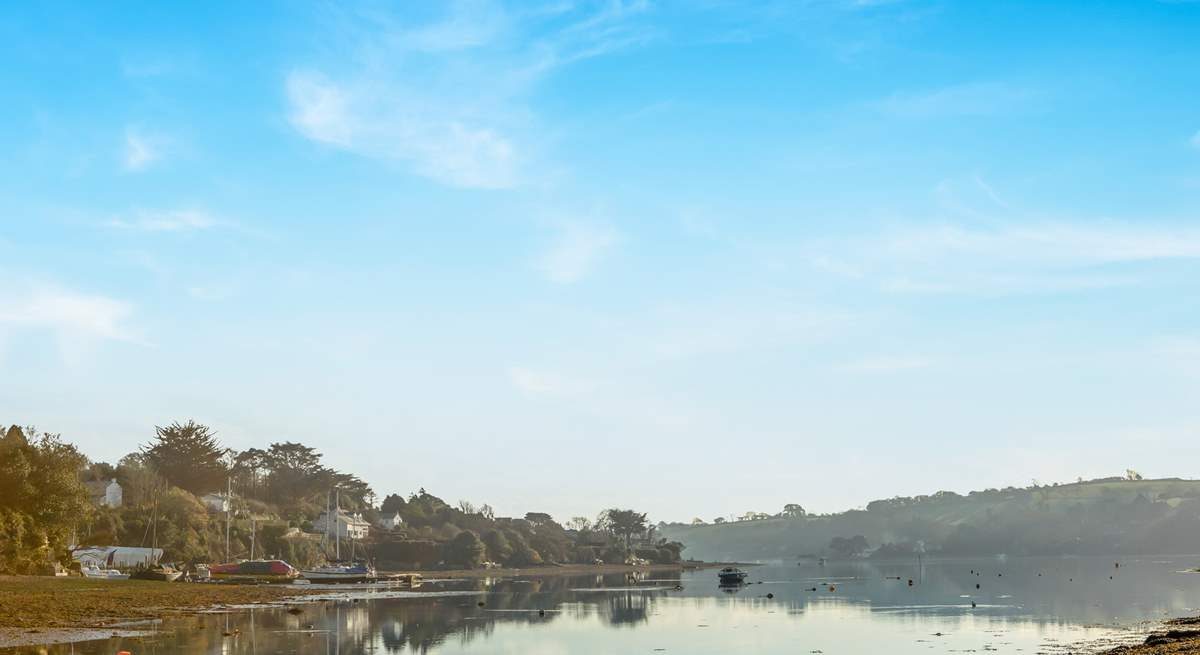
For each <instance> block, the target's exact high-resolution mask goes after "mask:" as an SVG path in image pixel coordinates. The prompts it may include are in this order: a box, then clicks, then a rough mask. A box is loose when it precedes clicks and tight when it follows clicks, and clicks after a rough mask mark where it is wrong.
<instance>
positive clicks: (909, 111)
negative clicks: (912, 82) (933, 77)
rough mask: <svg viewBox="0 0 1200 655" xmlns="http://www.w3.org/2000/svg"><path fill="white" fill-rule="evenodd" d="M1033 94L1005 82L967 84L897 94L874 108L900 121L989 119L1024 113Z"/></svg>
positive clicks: (1027, 89)
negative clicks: (976, 117) (913, 119)
mask: <svg viewBox="0 0 1200 655" xmlns="http://www.w3.org/2000/svg"><path fill="white" fill-rule="evenodd" d="M1035 98H1036V93H1034V91H1033V90H1031V89H1029V88H1026V87H1022V86H1017V85H1013V84H1009V83H1006V82H968V83H965V84H956V85H952V86H946V87H941V88H938V89H932V90H924V91H912V92H898V93H894V94H892V95H891V96H889V97H887V98H885V99H884V100H882V101H880V102H877V103H876V104H875V107H876V108H877V109H878V110H879V111H881V112H883V113H885V114H888V115H891V116H897V117H900V118H944V117H957V116H988V115H992V114H1002V113H1005V112H1010V111H1015V110H1020V109H1025V108H1027V107H1028V106H1029V104H1030V102H1031V101H1032V100H1033V99H1035Z"/></svg>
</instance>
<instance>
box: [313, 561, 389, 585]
mask: <svg viewBox="0 0 1200 655" xmlns="http://www.w3.org/2000/svg"><path fill="white" fill-rule="evenodd" d="M300 575H301V576H303V577H304V579H305V580H308V581H309V582H315V583H329V584H335V583H340V584H345V583H359V582H375V581H376V580H377V579H378V575H377V574H376V573H375V567H373V566H371V565H370V564H368V563H366V562H361V561H359V562H350V563H344V562H333V563H331V564H328V565H326V566H318V567H317V568H315V569H303V570H301V571H300Z"/></svg>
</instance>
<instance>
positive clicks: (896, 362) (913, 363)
mask: <svg viewBox="0 0 1200 655" xmlns="http://www.w3.org/2000/svg"><path fill="white" fill-rule="evenodd" d="M929 365H930V361H929V360H928V359H926V358H924V357H914V356H903V355H890V356H881V357H868V358H865V359H859V360H855V361H852V362H847V363H845V364H842V365H841V366H838V367H837V368H838V370H840V371H843V372H846V373H862V374H869V375H874V374H886V373H898V372H901V371H911V370H914V369H921V368H927V367H928V366H929Z"/></svg>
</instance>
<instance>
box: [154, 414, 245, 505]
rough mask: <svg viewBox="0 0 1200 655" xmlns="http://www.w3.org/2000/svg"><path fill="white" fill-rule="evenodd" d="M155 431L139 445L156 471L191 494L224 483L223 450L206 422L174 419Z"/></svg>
mask: <svg viewBox="0 0 1200 655" xmlns="http://www.w3.org/2000/svg"><path fill="white" fill-rule="evenodd" d="M154 432H155V437H154V441H153V442H151V443H150V444H148V445H146V446H144V447H143V448H142V456H143V457H144V458H145V460H146V463H148V464H149V465H150V466H152V467H154V470H156V471H157V472H158V474H159V475H161V476H163V477H164V478H166V479H167V481H168V482H170V483H171V484H173V485H175V486H176V487H179V488H180V489H186V490H187V491H190V492H192V493H194V494H203V493H207V492H209V491H213V490H215V489H220V488H221V487H222V486H223V484H224V482H225V476H226V473H227V471H226V469H225V465H224V463H223V462H222V457H223V456H224V454H225V451H224V449H222V448H221V445H220V443H218V442H217V437H216V434H215V433H214V432H213V431H212V430H210V429H209V428H208V426H206V425H201V424H199V423H196V422H195V421H191V420H189V421H188V422H187V423H182V424H181V423H179V422H178V421H176V422H174V423H172V424H171V425H168V426H167V427H165V428H164V427H155V428H154Z"/></svg>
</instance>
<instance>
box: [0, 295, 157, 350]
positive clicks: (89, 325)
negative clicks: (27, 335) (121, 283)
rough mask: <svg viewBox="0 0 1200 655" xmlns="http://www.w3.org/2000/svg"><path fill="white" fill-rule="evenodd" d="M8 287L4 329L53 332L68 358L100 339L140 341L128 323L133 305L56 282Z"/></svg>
mask: <svg viewBox="0 0 1200 655" xmlns="http://www.w3.org/2000/svg"><path fill="white" fill-rule="evenodd" d="M6 286H8V287H9V289H10V290H8V291H6V292H3V293H0V329H3V331H5V332H9V333H12V332H17V333H19V332H21V331H46V332H49V333H51V334H53V335H54V337H55V338H56V340H57V342H58V346H59V350H60V352H61V353H62V355H63V358H64V359H66V360H68V361H71V360H75V359H78V357H79V356H80V354H81V353H83V352H85V351H86V350H87V349H88V348H89V347H90V345H91V344H92V343H94V342H96V341H127V342H139V341H140V339H139V336H138V335H137V334H136V333H135V332H134V331H133V329H132V328H131V327H130V326H129V325H128V319H129V316H130V315H131V313H132V306H131V305H130V304H129V303H127V302H124V301H121V300H117V299H115V298H111V297H108V296H104V295H97V294H89V293H83V292H79V291H72V290H69V289H64V288H61V287H58V286H53V285H44V284H37V285H21V284H19V283H11V284H8V285H6ZM20 286H24V287H25V288H24V289H23V290H19V289H18V287H20Z"/></svg>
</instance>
